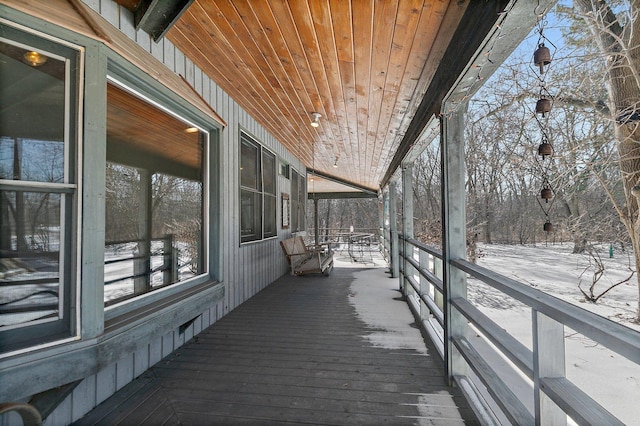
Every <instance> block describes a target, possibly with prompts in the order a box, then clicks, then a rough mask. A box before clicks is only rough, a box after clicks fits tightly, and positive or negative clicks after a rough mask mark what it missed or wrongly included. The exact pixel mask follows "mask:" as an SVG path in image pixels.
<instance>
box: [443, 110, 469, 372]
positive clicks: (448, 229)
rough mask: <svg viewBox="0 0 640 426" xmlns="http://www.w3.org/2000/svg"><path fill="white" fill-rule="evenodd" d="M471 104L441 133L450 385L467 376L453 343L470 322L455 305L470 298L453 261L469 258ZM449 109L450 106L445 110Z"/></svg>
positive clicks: (446, 120) (456, 113) (451, 118)
mask: <svg viewBox="0 0 640 426" xmlns="http://www.w3.org/2000/svg"><path fill="white" fill-rule="evenodd" d="M466 107H467V104H466V103H465V104H464V105H460V106H458V108H457V109H456V110H454V111H453V112H451V113H449V114H447V115H443V117H442V118H441V122H440V130H441V132H442V133H441V143H442V149H441V167H442V196H441V198H442V236H443V238H442V254H443V265H442V266H443V281H444V283H443V284H444V321H445V327H444V328H445V330H444V332H445V367H446V369H447V375H448V377H449V382H450V384H453V377H454V376H457V375H466V371H467V366H466V363H465V361H464V359H463V357H462V355H461V354H460V353H459V352H458V351H457V349H456V348H455V345H454V344H453V340H454V339H456V338H459V337H463V336H464V335H465V333H466V329H467V321H466V319H465V318H464V316H463V315H462V314H461V313H459V312H458V311H457V310H456V309H455V308H454V307H453V306H452V305H451V300H452V299H454V298H457V297H461V298H465V299H466V298H467V277H466V274H465V273H464V272H463V271H461V270H459V269H457V268H454V267H452V266H451V260H452V259H464V258H465V256H466V214H465V178H464V114H465V112H466V109H467V108H466ZM445 108H446V107H445Z"/></svg>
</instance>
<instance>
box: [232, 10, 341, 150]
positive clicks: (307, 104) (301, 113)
mask: <svg viewBox="0 0 640 426" xmlns="http://www.w3.org/2000/svg"><path fill="white" fill-rule="evenodd" d="M239 5H243V3H240V4H239ZM247 5H248V6H250V7H249V8H247V10H246V11H245V10H244V8H243V12H244V13H243V15H244V14H246V16H245V21H247V26H248V27H250V28H254V30H253V33H254V37H256V39H258V40H260V44H263V45H265V50H268V52H267V60H269V61H270V62H272V63H273V64H274V65H273V66H274V68H275V67H279V68H280V69H281V70H282V71H281V74H280V75H281V78H282V80H284V81H287V82H288V87H289V90H290V92H291V93H290V96H291V98H292V105H293V108H294V109H295V112H297V113H298V118H297V120H295V121H293V122H292V123H291V125H292V126H294V127H295V128H296V130H297V129H298V128H300V132H301V137H302V138H303V139H304V143H305V144H307V145H309V146H310V145H311V140H312V138H314V137H315V136H316V135H315V133H314V132H313V131H312V129H310V126H309V125H308V124H309V120H310V114H309V113H308V111H315V105H317V104H320V103H321V102H320V97H319V95H317V90H316V91H314V90H311V91H310V90H308V89H307V84H311V85H312V87H315V82H314V81H313V79H312V78H310V74H309V73H300V72H299V70H298V68H297V67H296V64H295V60H294V58H293V56H292V53H291V51H290V50H289V46H288V44H287V42H286V41H288V42H289V43H293V44H297V40H298V38H297V36H296V37H294V38H288V37H286V36H284V34H283V33H282V31H281V28H285V27H286V26H285V25H282V23H281V22H278V21H276V18H275V16H274V12H273V11H272V10H271V9H270V8H269V7H265V6H264V5H260V6H259V7H255V5H253V4H252V3H251V2H247ZM249 15H251V17H252V18H253V19H254V21H252V22H249V21H248V19H249ZM287 15H288V14H287ZM285 21H286V22H288V20H287V19H286V18H285ZM267 35H269V36H267ZM285 40H286V41H285ZM300 49H301V50H302V47H301V46H300ZM263 53H264V52H263ZM323 124H325V123H323ZM319 130H320V131H321V132H323V133H326V134H327V136H326V137H328V138H329V140H336V139H338V138H335V137H334V134H333V132H334V127H333V126H327V125H323V126H322V127H321V128H320V129H319Z"/></svg>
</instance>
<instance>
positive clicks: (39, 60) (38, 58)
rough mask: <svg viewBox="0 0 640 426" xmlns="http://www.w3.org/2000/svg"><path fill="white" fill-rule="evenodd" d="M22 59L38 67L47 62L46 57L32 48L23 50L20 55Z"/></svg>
mask: <svg viewBox="0 0 640 426" xmlns="http://www.w3.org/2000/svg"><path fill="white" fill-rule="evenodd" d="M22 60H23V61H24V62H26V63H27V64H29V65H31V66H32V67H39V66H40V65H42V64H44V63H45V62H47V57H46V56H44V55H42V54H40V53H38V52H35V51H33V50H32V51H29V52H25V53H24V55H22Z"/></svg>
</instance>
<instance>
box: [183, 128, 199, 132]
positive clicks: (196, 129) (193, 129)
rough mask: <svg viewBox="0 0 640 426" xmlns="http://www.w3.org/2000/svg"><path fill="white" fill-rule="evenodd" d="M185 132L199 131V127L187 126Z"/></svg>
mask: <svg viewBox="0 0 640 426" xmlns="http://www.w3.org/2000/svg"><path fill="white" fill-rule="evenodd" d="M184 131H185V132H187V133H196V132H197V131H198V128H197V127H187V128H186V129H184Z"/></svg>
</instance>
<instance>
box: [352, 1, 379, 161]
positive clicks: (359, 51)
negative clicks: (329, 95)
mask: <svg viewBox="0 0 640 426" xmlns="http://www.w3.org/2000/svg"><path fill="white" fill-rule="evenodd" d="M373 7H374V2H373V0H352V9H353V10H355V11H357V13H354V14H353V16H352V25H353V34H354V38H353V43H354V46H355V48H354V51H355V52H354V60H355V79H356V108H357V120H358V141H359V142H360V144H361V147H358V146H356V147H354V148H355V149H356V150H357V151H358V152H360V153H361V158H360V162H359V164H358V166H359V167H366V162H365V161H364V160H365V159H366V158H367V155H366V154H367V151H368V146H369V144H370V143H371V142H372V140H373V139H372V138H371V136H370V135H369V132H368V131H367V129H368V125H369V120H370V112H371V101H372V99H371V97H370V96H369V94H370V93H371V92H372V81H371V50H372V48H373Z"/></svg>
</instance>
